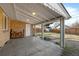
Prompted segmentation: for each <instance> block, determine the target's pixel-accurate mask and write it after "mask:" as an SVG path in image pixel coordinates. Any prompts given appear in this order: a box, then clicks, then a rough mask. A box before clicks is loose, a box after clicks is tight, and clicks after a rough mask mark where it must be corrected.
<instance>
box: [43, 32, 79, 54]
mask: <svg viewBox="0 0 79 59" xmlns="http://www.w3.org/2000/svg"><path fill="white" fill-rule="evenodd" d="M44 36H45V37H46V38H49V39H50V40H49V41H50V42H54V43H56V44H60V34H59V33H51V32H49V33H48V32H47V33H44ZM62 55H63V56H79V35H72V34H65V48H64V50H63V52H62Z"/></svg>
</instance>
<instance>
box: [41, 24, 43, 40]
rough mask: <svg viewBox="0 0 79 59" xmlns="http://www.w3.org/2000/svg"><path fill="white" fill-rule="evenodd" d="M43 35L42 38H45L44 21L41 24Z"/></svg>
mask: <svg viewBox="0 0 79 59" xmlns="http://www.w3.org/2000/svg"><path fill="white" fill-rule="evenodd" d="M41 30H42V31H41V36H42V39H44V24H43V23H42V24H41Z"/></svg>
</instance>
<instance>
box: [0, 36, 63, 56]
mask: <svg viewBox="0 0 79 59" xmlns="http://www.w3.org/2000/svg"><path fill="white" fill-rule="evenodd" d="M61 52H62V49H61V48H60V47H59V46H58V45H56V44H54V43H52V42H49V41H44V40H41V39H40V38H39V37H27V38H21V39H11V40H10V41H8V43H7V44H6V45H5V46H4V47H2V48H0V56H59V55H61Z"/></svg>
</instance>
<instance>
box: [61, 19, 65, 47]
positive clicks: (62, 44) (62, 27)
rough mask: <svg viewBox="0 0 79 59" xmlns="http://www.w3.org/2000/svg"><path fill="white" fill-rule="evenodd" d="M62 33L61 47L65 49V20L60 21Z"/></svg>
mask: <svg viewBox="0 0 79 59" xmlns="http://www.w3.org/2000/svg"><path fill="white" fill-rule="evenodd" d="M60 31H61V34H60V46H61V47H62V48H64V46H65V45H64V18H61V19H60Z"/></svg>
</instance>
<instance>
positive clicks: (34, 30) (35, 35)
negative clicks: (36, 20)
mask: <svg viewBox="0 0 79 59" xmlns="http://www.w3.org/2000/svg"><path fill="white" fill-rule="evenodd" d="M33 26H34V33H33V34H34V36H36V27H35V25H33Z"/></svg>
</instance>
